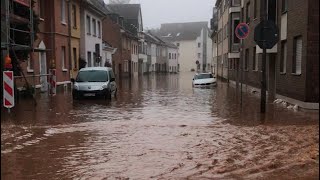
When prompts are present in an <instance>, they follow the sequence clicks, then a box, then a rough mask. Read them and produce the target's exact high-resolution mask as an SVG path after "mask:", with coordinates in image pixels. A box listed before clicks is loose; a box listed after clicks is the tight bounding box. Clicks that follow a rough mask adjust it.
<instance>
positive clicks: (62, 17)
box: [61, 0, 66, 24]
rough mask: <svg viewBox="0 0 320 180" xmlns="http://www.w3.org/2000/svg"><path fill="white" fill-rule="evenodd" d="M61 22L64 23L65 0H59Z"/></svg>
mask: <svg viewBox="0 0 320 180" xmlns="http://www.w3.org/2000/svg"><path fill="white" fill-rule="evenodd" d="M61 23H63V24H66V1H65V0H61Z"/></svg>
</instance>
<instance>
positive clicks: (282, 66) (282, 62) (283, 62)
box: [280, 41, 287, 73]
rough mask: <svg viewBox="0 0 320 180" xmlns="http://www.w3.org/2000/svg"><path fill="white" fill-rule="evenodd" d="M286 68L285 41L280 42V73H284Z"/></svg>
mask: <svg viewBox="0 0 320 180" xmlns="http://www.w3.org/2000/svg"><path fill="white" fill-rule="evenodd" d="M286 66H287V41H282V42H281V59H280V73H286Z"/></svg>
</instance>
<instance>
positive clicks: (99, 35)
mask: <svg viewBox="0 0 320 180" xmlns="http://www.w3.org/2000/svg"><path fill="white" fill-rule="evenodd" d="M97 24H98V37H99V38H100V37H101V25H100V21H98V23H97Z"/></svg>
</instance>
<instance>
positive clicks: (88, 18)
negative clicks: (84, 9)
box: [86, 15, 91, 35]
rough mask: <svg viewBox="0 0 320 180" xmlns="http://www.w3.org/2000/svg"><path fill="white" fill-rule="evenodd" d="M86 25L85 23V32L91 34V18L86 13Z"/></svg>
mask: <svg viewBox="0 0 320 180" xmlns="http://www.w3.org/2000/svg"><path fill="white" fill-rule="evenodd" d="M86 25H87V28H86V29H87V34H88V35H91V19H90V16H88V15H87V17H86Z"/></svg>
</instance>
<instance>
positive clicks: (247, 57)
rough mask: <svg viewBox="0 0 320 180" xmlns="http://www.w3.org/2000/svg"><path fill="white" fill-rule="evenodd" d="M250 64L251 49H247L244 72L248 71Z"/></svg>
mask: <svg viewBox="0 0 320 180" xmlns="http://www.w3.org/2000/svg"><path fill="white" fill-rule="evenodd" d="M248 62H249V49H246V52H245V59H244V70H248Z"/></svg>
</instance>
